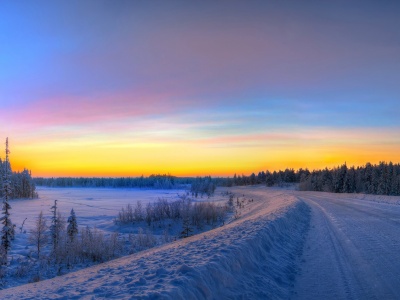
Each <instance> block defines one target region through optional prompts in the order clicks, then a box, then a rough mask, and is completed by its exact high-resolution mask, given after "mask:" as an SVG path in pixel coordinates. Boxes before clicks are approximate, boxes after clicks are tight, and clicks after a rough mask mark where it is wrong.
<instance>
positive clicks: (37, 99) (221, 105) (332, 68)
mask: <svg viewBox="0 0 400 300" xmlns="http://www.w3.org/2000/svg"><path fill="white" fill-rule="evenodd" d="M399 15H400V3H399V2H398V1H388V0H382V1H370V0H365V1H358V0H357V1H341V0H339V1H324V0H305V1H295V0H284V1H269V0H265V1H252V0H249V1H235V0H230V1H228V0H225V1H224V0H220V1H174V0H172V1H156V0H155V1H139V0H132V1H128V0H119V1H111V0H109V1H104V0H96V1H76V0H72V1H50V0H49V1H41V0H39V1H28V0H25V1H24V0H21V1H12V0H3V1H1V2H0V140H1V139H2V140H4V141H5V138H6V137H9V140H10V149H11V155H10V160H11V163H12V167H13V169H14V170H22V169H23V168H24V167H26V168H28V169H31V170H32V174H33V176H45V177H49V176H140V175H142V174H143V175H150V174H154V173H170V174H172V175H176V176H194V175H209V174H210V175H214V176H226V175H228V176H232V175H233V174H234V173H238V174H241V173H243V174H250V173H252V172H258V171H262V170H267V169H268V170H278V169H284V168H295V169H297V168H300V167H302V168H306V167H307V168H309V169H316V168H323V167H325V166H327V167H334V166H337V165H340V164H342V163H344V162H346V163H347V164H348V165H363V164H365V163H366V162H372V163H378V162H379V161H393V162H399V161H400V118H399V113H400V18H399V17H398V16H399ZM0 157H2V158H4V155H3V154H1V155H0Z"/></svg>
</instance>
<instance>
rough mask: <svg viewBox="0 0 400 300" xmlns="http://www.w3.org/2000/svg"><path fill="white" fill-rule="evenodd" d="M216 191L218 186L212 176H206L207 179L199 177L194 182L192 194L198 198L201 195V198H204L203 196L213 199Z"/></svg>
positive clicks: (191, 189)
mask: <svg viewBox="0 0 400 300" xmlns="http://www.w3.org/2000/svg"><path fill="white" fill-rule="evenodd" d="M215 189H216V184H215V182H214V181H213V179H212V178H211V176H205V177H197V178H196V179H194V180H193V181H192V185H191V187H190V192H191V193H192V195H193V196H195V197H196V198H197V197H198V196H199V194H200V196H201V197H203V195H207V196H208V197H211V196H212V195H214V191H215Z"/></svg>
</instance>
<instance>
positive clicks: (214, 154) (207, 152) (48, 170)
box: [10, 132, 400, 177]
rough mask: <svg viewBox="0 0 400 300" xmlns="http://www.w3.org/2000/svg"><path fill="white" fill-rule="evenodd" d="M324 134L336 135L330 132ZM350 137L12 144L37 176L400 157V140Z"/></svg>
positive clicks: (192, 171) (215, 171) (199, 171)
mask: <svg viewBox="0 0 400 300" xmlns="http://www.w3.org/2000/svg"><path fill="white" fill-rule="evenodd" d="M315 134H317V133H315ZM339 135H340V133H339ZM325 136H329V138H330V139H331V138H332V136H331V133H329V132H327V133H325ZM341 136H342V135H341ZM351 137H352V135H350V137H347V138H344V140H342V141H339V142H336V143H334V142H331V143H327V142H325V141H322V142H321V141H319V140H318V139H316V138H315V137H311V139H316V141H310V139H309V140H308V141H304V140H301V139H297V140H296V139H290V138H286V139H283V140H280V139H279V142H278V141H272V142H271V141H267V142H265V143H259V144H255V142H256V141H250V143H244V144H243V143H242V144H240V145H236V144H229V143H228V144H224V143H225V142H226V141H225V139H223V140H222V141H223V143H222V144H218V143H217V144H215V143H214V142H213V143H208V142H207V143H199V142H192V143H191V142H176V141H175V142H166V141H164V142H159V143H155V142H153V143H146V142H143V143H132V144H129V143H120V144H118V143H117V142H116V143H111V144H110V143H105V142H99V141H86V142H83V143H75V142H74V141H65V140H59V141H54V140H53V141H43V142H41V143H36V144H24V143H21V142H19V141H16V142H15V144H14V145H13V144H11V147H12V148H11V149H12V152H11V155H10V161H11V164H12V167H13V170H14V171H20V170H22V169H23V168H24V167H26V168H28V169H30V170H32V175H33V176H34V177H59V176H66V177H80V176H82V177H128V176H129V177H137V176H141V175H144V176H149V175H151V174H167V173H169V174H171V175H174V176H179V177H184V176H204V175H211V176H233V175H234V174H235V173H236V174H245V175H249V174H251V173H252V172H255V173H257V172H259V171H265V170H270V171H274V170H283V169H285V168H293V169H299V168H308V169H310V170H313V169H321V168H325V167H328V168H332V167H335V166H338V165H341V164H343V163H344V162H346V163H347V165H348V166H352V165H355V166H360V165H365V163H367V162H371V163H373V164H375V163H379V162H380V161H387V162H388V161H392V162H394V163H396V162H399V161H400V153H399V151H398V145H397V144H396V143H377V142H369V141H366V140H362V141H357V142H353V143H351V141H352V140H351ZM342 138H343V136H342ZM237 139H238V138H235V142H236V140H237ZM246 139H248V138H246ZM347 139H350V140H347ZM338 140H339V139H336V141H338Z"/></svg>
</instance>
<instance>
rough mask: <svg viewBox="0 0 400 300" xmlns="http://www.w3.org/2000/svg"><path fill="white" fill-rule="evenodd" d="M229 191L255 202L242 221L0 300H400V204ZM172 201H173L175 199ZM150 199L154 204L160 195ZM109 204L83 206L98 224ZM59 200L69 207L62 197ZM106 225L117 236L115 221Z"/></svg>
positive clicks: (3, 294)
mask: <svg viewBox="0 0 400 300" xmlns="http://www.w3.org/2000/svg"><path fill="white" fill-rule="evenodd" d="M66 191H69V190H66ZM70 191H72V190H70ZM112 191H116V190H111V192H112ZM229 191H231V192H233V193H234V194H235V195H236V196H240V197H241V198H243V199H247V201H246V202H245V205H244V208H242V209H241V210H240V216H239V217H238V218H237V219H231V220H230V221H229V222H227V223H226V224H225V225H224V226H221V227H218V228H216V229H213V230H210V231H208V232H204V233H201V234H198V235H196V236H192V237H190V238H187V239H181V240H178V241H175V242H172V243H169V244H165V245H161V246H158V247H156V248H152V249H149V250H146V251H143V252H139V253H136V254H133V255H129V256H125V257H122V258H119V259H116V260H113V261H110V262H108V263H104V264H100V265H97V266H93V267H90V268H87V269H83V270H80V271H77V272H74V273H70V274H67V275H64V276H61V277H57V278H54V279H51V280H45V281H42V282H39V283H33V284H28V285H24V286H19V287H16V288H10V289H6V290H2V291H0V298H1V299H53V298H54V299H80V298H84V299H101V298H104V299H109V298H114V299H137V298H139V299H140V298H151V299H158V298H161V299H164V298H166V299H173V298H175V299H288V298H294V299H400V234H399V232H400V205H398V203H400V201H399V200H400V198H399V197H383V198H382V197H380V196H371V195H369V196H365V195H354V194H342V195H337V194H329V193H317V192H299V191H293V190H284V189H271V188H266V187H263V186H255V187H237V188H231V189H229ZM119 192H121V193H123V191H119ZM119 192H118V193H119ZM155 192H156V193H157V191H155ZM164 192H165V191H164ZM168 192H171V194H170V196H171V197H172V198H173V197H174V196H173V193H174V191H168ZM221 192H222V190H217V192H216V194H217V195H221ZM143 193H145V194H144V195H143V199H145V198H146V197H145V195H146V193H150V192H148V191H143ZM151 193H154V191H151ZM151 193H150V194H151ZM161 193H163V192H161ZM150 194H147V195H148V197H152V196H151V195H150ZM49 196H50V194H49ZM243 196H244V197H243ZM50 197H53V196H50ZM80 197H81V196H80ZM121 197H122V196H121ZM157 197H158V196H155V198H153V199H155V200H156V199H157ZM218 197H220V196H218ZM67 198H68V196H66V195H65V198H64V199H67ZM88 198H93V197H91V196H89V195H87V196H82V197H81V198H80V200H79V199H75V198H74V197H71V198H70V199H71V201H73V202H74V203H75V202H76V203H83V202H85V201H83V202H81V200H85V199H88ZM100 198H101V197H99V196H97V198H96V199H97V200H95V199H93V200H87V202H90V201H93V202H92V203H96V205H95V206H96V207H99V208H108V209H110V210H104V211H103V212H102V213H95V212H94V209H90V208H89V206H85V205H80V206H82V207H81V208H82V209H83V210H88V212H89V213H90V214H91V218H88V219H92V221H90V222H93V223H94V221H95V220H96V221H97V220H98V219H97V218H99V219H102V216H105V217H107V216H108V217H110V220H111V216H115V212H118V210H119V206H117V207H114V206H113V205H108V204H105V203H104V205H103V204H102V202H101V199H100ZM122 198H123V197H122ZM58 199H59V200H60V202H61V199H62V198H61V196H58ZM72 199H73V200H72ZM115 199H118V197H117V196H115ZM143 199H142V200H143ZM51 200H53V199H49V200H48V201H49V202H50V203H51ZM249 200H253V201H249ZM35 201H39V200H35ZM40 201H45V200H44V199H41V200H40ZM116 201H118V200H116ZM121 201H122V202H123V200H121ZM143 201H144V200H143ZM219 201H226V198H225V199H224V197H222V196H221V197H220V199H219ZM122 202H121V203H122ZM85 203H86V202H85ZM86 204H87V203H86ZM43 205H44V207H47V204H46V203H44V204H43ZM68 205H71V204H68ZM74 205H75V204H74ZM14 207H16V206H15V205H14ZM14 207H13V209H14ZM66 209H67V207H66ZM68 209H69V208H68ZM74 209H75V206H74ZM113 209H115V210H114V213H111V211H112V210H113ZM76 210H77V216H78V217H79V213H78V208H76ZM81 215H82V217H83V215H84V213H83V211H81ZM102 222H104V224H103V225H102V226H103V228H105V229H107V228H108V225H107V224H106V223H107V222H106V221H102ZM110 222H112V221H110ZM93 223H91V224H93ZM110 226H112V225H110Z"/></svg>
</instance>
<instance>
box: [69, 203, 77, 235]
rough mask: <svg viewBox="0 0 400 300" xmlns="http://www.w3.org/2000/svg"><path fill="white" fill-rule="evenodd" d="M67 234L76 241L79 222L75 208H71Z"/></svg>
mask: <svg viewBox="0 0 400 300" xmlns="http://www.w3.org/2000/svg"><path fill="white" fill-rule="evenodd" d="M67 234H68V237H69V239H70V241H71V242H73V241H74V239H75V237H76V235H77V234H78V223H77V222H76V215H75V211H74V209H71V215H70V216H69V217H68V227H67Z"/></svg>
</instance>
